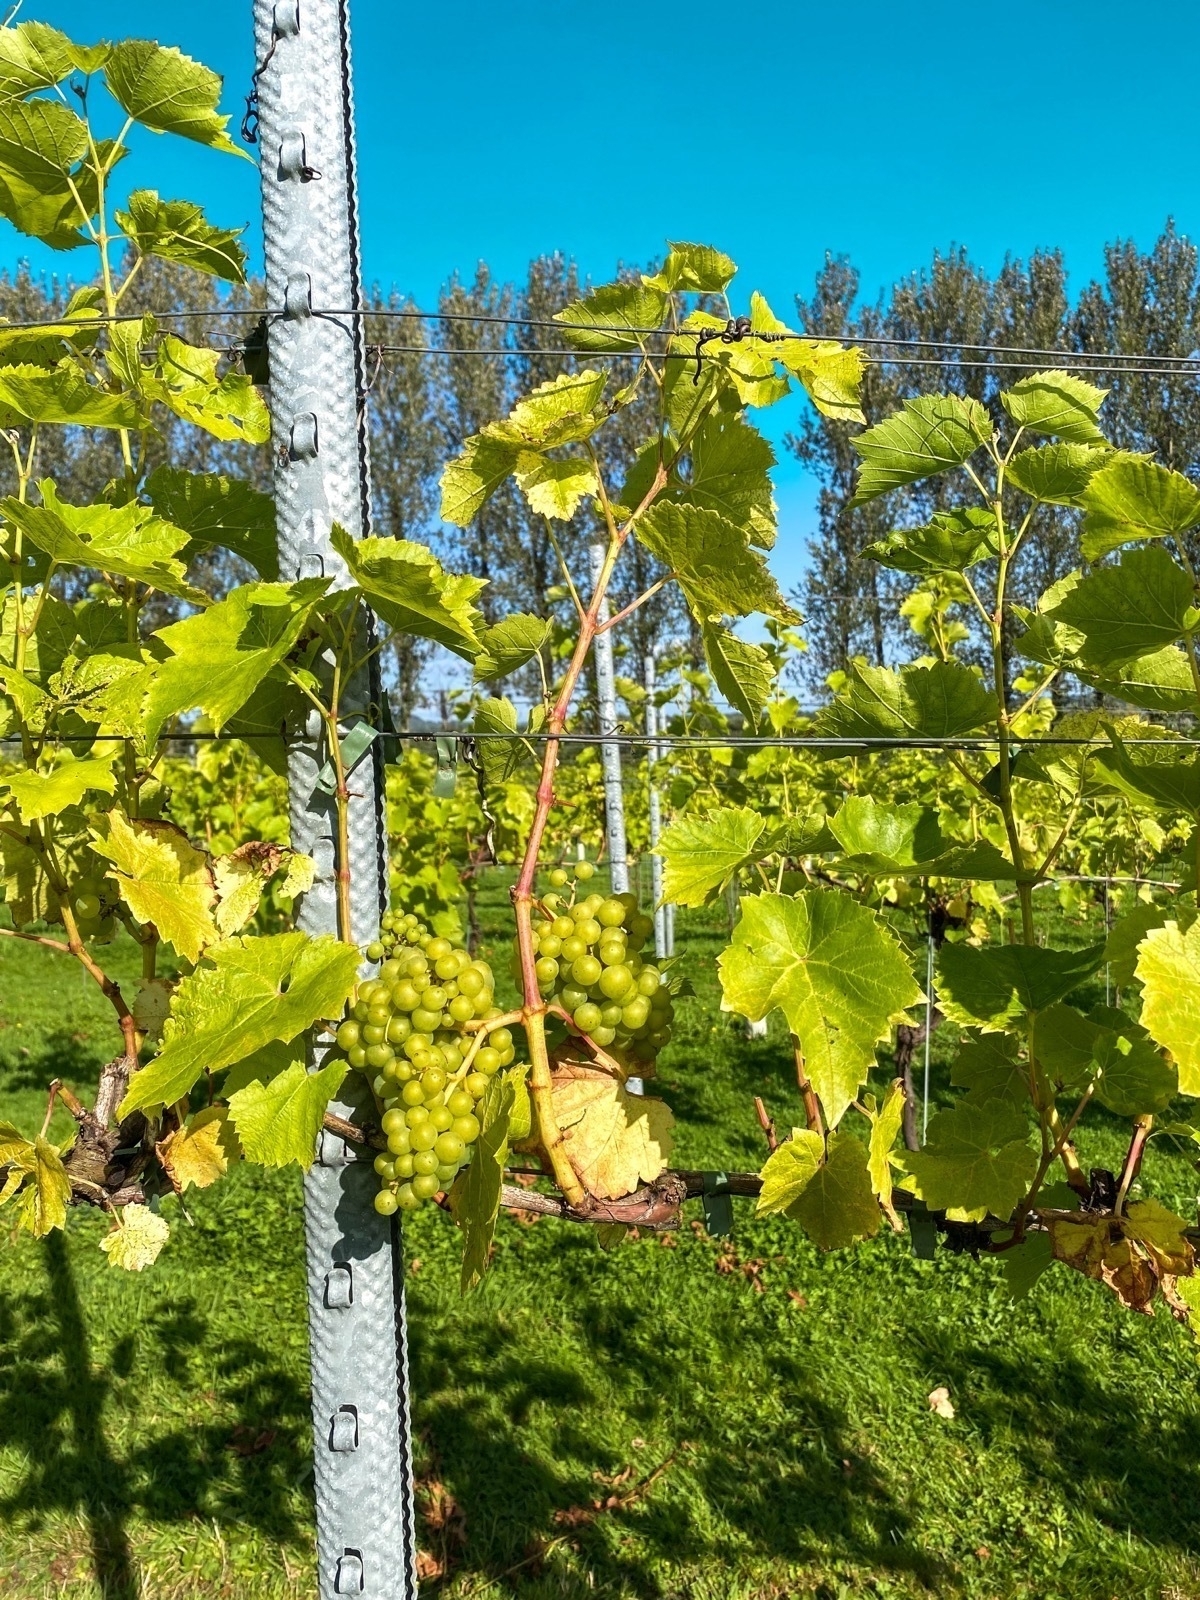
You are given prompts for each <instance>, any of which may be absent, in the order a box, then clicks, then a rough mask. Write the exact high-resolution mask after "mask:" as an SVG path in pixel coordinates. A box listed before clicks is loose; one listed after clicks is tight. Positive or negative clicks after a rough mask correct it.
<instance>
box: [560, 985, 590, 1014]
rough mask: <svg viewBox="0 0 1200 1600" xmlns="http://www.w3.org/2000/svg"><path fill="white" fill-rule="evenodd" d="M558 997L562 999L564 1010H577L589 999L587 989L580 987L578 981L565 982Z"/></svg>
mask: <svg viewBox="0 0 1200 1600" xmlns="http://www.w3.org/2000/svg"><path fill="white" fill-rule="evenodd" d="M558 998H559V999H560V1000H561V1001H562V1006H563V1010H564V1011H576V1010H578V1009H579V1007H580V1006H581V1005H583V1004H584V1003H585V1001H587V1000H588V999H589V995H588V992H587V990H586V989H583V988H580V986H579V984H577V983H564V984H563V986H562V988H561V989H560V990H559V994H558Z"/></svg>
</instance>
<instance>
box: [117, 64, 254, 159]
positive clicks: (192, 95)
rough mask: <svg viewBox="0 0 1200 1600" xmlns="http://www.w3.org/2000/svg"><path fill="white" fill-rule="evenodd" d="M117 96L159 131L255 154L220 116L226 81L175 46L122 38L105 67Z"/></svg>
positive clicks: (239, 153)
mask: <svg viewBox="0 0 1200 1600" xmlns="http://www.w3.org/2000/svg"><path fill="white" fill-rule="evenodd" d="M104 75H105V81H106V83H107V85H108V89H109V92H110V93H111V95H112V97H113V99H114V100H115V101H116V102H117V104H118V105H119V106H120V107H121V109H122V111H124V112H125V113H126V114H127V115H128V116H131V117H133V118H134V119H135V121H137V122H140V123H141V124H142V126H143V127H145V128H153V129H154V131H155V132H156V133H178V134H181V135H182V137H183V138H185V139H195V140H196V141H197V142H198V143H200V144H206V145H209V146H210V147H211V148H212V149H214V150H224V151H226V152H227V153H228V154H229V155H235V156H242V157H244V158H245V159H246V160H247V161H249V160H250V159H252V158H251V157H250V156H249V155H248V154H247V152H246V151H245V150H243V149H242V148H241V147H240V146H239V145H236V144H234V142H233V140H232V139H231V138H230V137H229V135H228V134H227V133H226V131H225V128H226V125H227V123H228V122H229V118H228V117H223V116H221V115H219V113H218V111H217V105H218V102H219V101H220V98H221V80H220V78H219V77H218V76H217V74H216V73H215V72H212V71H210V70H209V68H208V67H205V66H202V65H201V63H200V62H199V61H193V60H192V58H191V57H190V56H185V55H184V54H183V52H182V51H181V50H176V49H175V48H174V47H173V46H167V45H160V44H154V43H153V42H152V41H150V40H148V39H123V40H122V41H121V43H120V44H117V45H114V46H113V47H112V50H111V52H110V54H109V56H108V59H107V61H106V63H105V68H104Z"/></svg>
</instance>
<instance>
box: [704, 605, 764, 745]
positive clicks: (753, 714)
mask: <svg viewBox="0 0 1200 1600" xmlns="http://www.w3.org/2000/svg"><path fill="white" fill-rule="evenodd" d="M700 641H701V644H702V645H703V647H704V660H705V662H706V663H707V665H708V670H709V671H710V672H711V673H712V675H713V682H714V683H715V684H716V686H717V689H718V690H719V691H720V693H721V694H723V695H724V696H725V698H726V700H728V701H729V704H730V705H731V706H733V707H734V708H735V709H736V710H738V711H740V712H741V714H742V716H743V717H745V719H746V724H747V726H748V727H749V728H750V729H751V731H753V730H755V729H757V727H758V722H759V718H760V716H761V715H762V710H763V707H764V706H765V705H766V703H767V700H768V699H769V697H770V694H771V690H772V689H773V688H774V687H775V667H774V665H773V663H772V661H771V658H770V656H769V655H768V654H767V652H766V651H765V650H764V649H763V648H762V646H761V645H757V644H752V643H751V641H750V640H749V639H739V638H738V636H737V634H736V633H732V632H731V631H730V630H729V629H728V628H723V627H721V626H720V625H719V624H718V623H716V622H705V623H703V624H702V625H701V628H700Z"/></svg>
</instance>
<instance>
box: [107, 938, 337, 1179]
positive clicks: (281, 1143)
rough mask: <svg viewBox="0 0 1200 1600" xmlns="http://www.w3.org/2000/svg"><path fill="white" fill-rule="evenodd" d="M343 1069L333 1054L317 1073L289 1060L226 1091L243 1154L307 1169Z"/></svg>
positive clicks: (264, 1162) (269, 1164)
mask: <svg viewBox="0 0 1200 1600" xmlns="http://www.w3.org/2000/svg"><path fill="white" fill-rule="evenodd" d="M343 948H347V947H343ZM354 953H355V952H354V951H351V954H354ZM348 1071H349V1064H348V1063H347V1062H346V1061H344V1060H338V1059H335V1060H333V1061H331V1062H330V1063H329V1065H328V1066H325V1067H322V1068H321V1070H320V1071H319V1072H309V1071H308V1069H307V1067H306V1066H305V1064H304V1062H303V1061H293V1062H292V1064H291V1065H290V1066H289V1067H287V1068H285V1070H284V1071H283V1072H280V1073H278V1074H277V1075H276V1076H275V1077H274V1078H271V1079H270V1080H269V1081H268V1082H266V1083H262V1082H260V1081H259V1080H258V1079H254V1080H252V1081H251V1082H250V1083H247V1084H246V1086H245V1087H244V1088H241V1089H238V1090H237V1091H236V1092H235V1093H233V1094H231V1095H230V1096H229V1120H230V1122H231V1123H232V1124H233V1127H234V1130H235V1131H236V1133H237V1136H238V1143H239V1144H240V1145H241V1147H242V1149H243V1151H244V1152H245V1154H246V1157H247V1159H248V1160H250V1161H257V1162H259V1163H260V1164H261V1165H262V1166H264V1167H286V1166H288V1165H289V1164H290V1163H291V1162H295V1163H296V1165H297V1166H299V1167H302V1168H303V1169H304V1171H305V1172H307V1171H308V1169H309V1167H311V1166H312V1162H313V1156H314V1155H315V1154H316V1148H317V1135H318V1134H319V1133H320V1131H321V1123H322V1121H323V1119H324V1116H325V1112H326V1110H327V1108H328V1106H329V1102H330V1101H331V1100H332V1099H333V1097H334V1095H335V1094H336V1093H337V1092H338V1090H339V1089H340V1088H341V1084H342V1079H343V1078H344V1077H345V1076H346V1073H347V1072H348ZM135 1081H136V1080H135Z"/></svg>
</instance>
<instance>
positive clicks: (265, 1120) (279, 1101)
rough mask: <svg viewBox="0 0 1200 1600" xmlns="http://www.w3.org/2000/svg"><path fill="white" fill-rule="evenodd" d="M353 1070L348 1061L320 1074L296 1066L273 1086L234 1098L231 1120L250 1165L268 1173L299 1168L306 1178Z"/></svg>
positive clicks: (252, 1086)
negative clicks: (268, 1169)
mask: <svg viewBox="0 0 1200 1600" xmlns="http://www.w3.org/2000/svg"><path fill="white" fill-rule="evenodd" d="M348 1070H349V1067H348V1064H347V1063H346V1062H345V1061H344V1060H334V1061H331V1062H330V1063H329V1065H328V1066H326V1067H322V1068H321V1070H320V1071H319V1072H309V1071H307V1070H306V1068H305V1066H304V1063H303V1062H300V1061H296V1062H293V1063H292V1065H291V1066H290V1067H288V1068H287V1070H286V1071H284V1072H281V1073H280V1074H279V1075H278V1076H277V1077H274V1078H272V1079H271V1080H270V1081H269V1082H268V1083H260V1082H258V1081H257V1080H256V1081H254V1082H252V1083H248V1084H247V1085H246V1087H245V1088H244V1089H239V1090H238V1091H237V1093H236V1094H232V1095H230V1097H229V1120H230V1121H231V1122H232V1123H233V1126H234V1128H235V1129H236V1131H237V1136H238V1141H239V1143H240V1144H241V1147H242V1149H243V1151H244V1152H245V1154H246V1159H247V1160H248V1161H258V1162H261V1164H262V1165H263V1166H264V1167H286V1166H287V1165H288V1164H289V1163H290V1162H295V1163H296V1165H297V1166H299V1167H302V1168H303V1169H304V1170H305V1171H306V1172H307V1171H308V1169H309V1167H310V1166H311V1165H312V1161H313V1156H314V1155H315V1153H316V1148H317V1135H318V1134H319V1133H320V1131H321V1123H322V1121H323V1119H324V1116H325V1111H326V1109H327V1107H328V1105H329V1102H330V1101H331V1100H332V1099H333V1097H334V1095H335V1094H336V1093H337V1091H338V1089H339V1088H340V1087H341V1083H342V1079H343V1078H344V1077H345V1076H346V1073H347V1072H348Z"/></svg>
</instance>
